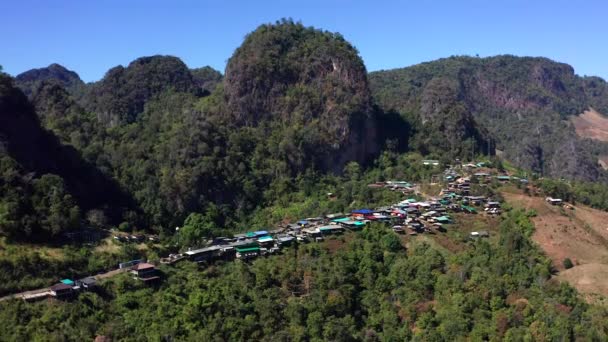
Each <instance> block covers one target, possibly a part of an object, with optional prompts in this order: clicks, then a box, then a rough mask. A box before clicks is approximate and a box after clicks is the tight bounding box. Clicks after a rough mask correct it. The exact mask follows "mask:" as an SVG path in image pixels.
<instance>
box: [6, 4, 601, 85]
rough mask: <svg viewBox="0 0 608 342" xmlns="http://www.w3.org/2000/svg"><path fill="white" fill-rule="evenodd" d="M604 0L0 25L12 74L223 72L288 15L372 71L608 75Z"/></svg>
mask: <svg viewBox="0 0 608 342" xmlns="http://www.w3.org/2000/svg"><path fill="white" fill-rule="evenodd" d="M607 10H608V3H605V2H601V1H587V2H585V3H584V4H583V3H578V2H571V1H564V0H558V1H534V2H531V1H522V0H515V1H509V2H503V3H497V2H491V1H480V0H467V1H460V2H458V3H456V2H453V1H434V2H432V3H422V2H409V3H403V2H400V1H375V2H373V3H371V2H367V3H359V2H351V1H346V0H331V1H321V0H313V1H306V2H298V3H290V4H287V3H285V2H281V1H278V0H273V1H264V2H263V3H259V2H246V1H229V2H211V1H183V2H180V3H178V4H174V3H167V2H163V1H159V0H151V1H143V0H134V1H129V2H126V3H125V2H121V1H118V0H110V1H105V2H103V3H102V2H80V1H73V0H69V1H59V2H42V3H41V2H37V1H33V0H24V1H19V2H15V1H7V2H5V3H2V4H0V11H1V12H2V13H5V14H7V15H6V16H5V21H4V23H3V25H2V26H1V27H0V36H1V37H2V38H3V40H4V42H5V46H6V47H5V50H4V51H3V53H2V56H1V57H0V65H2V66H3V67H4V71H6V72H8V73H9V74H12V75H16V74H19V73H21V72H24V71H26V70H29V69H32V68H40V67H45V66H47V65H49V64H51V63H59V64H61V65H64V66H65V67H67V68H68V69H71V70H74V71H76V72H77V73H78V74H79V75H80V77H81V78H82V79H83V80H84V81H86V82H91V81H96V80H99V79H100V78H101V77H103V75H104V73H105V72H106V71H107V70H108V69H109V68H111V67H114V66H116V65H127V64H128V63H129V62H131V61H132V60H134V59H135V58H138V57H141V56H148V55H155V54H166V55H173V56H177V57H179V58H181V59H182V60H183V61H184V62H185V63H186V64H187V65H188V66H189V67H191V68H194V67H201V66H205V65H210V66H212V67H213V68H215V69H218V70H220V71H222V72H223V71H224V67H225V65H226V61H227V59H228V58H229V57H230V56H231V55H232V53H233V52H234V50H235V49H236V48H237V47H238V46H239V45H240V44H241V42H242V40H243V37H244V36H245V35H246V34H247V33H249V32H251V31H253V30H254V29H255V28H256V27H257V26H259V25H260V24H263V23H269V22H275V21H276V20H279V19H280V18H293V19H294V20H296V21H301V22H302V23H303V24H304V25H307V26H314V27H317V28H321V29H324V30H328V31H332V32H340V33H341V34H342V35H343V36H344V37H345V38H346V39H347V40H348V41H349V42H351V43H352V44H353V45H354V46H356V47H357V49H358V50H359V52H360V55H361V57H362V58H363V60H364V62H365V64H366V66H367V69H368V70H369V71H375V70H381V69H391V68H399V67H405V66H409V65H413V64H418V63H421V62H425V61H430V60H434V59H438V58H443V57H448V56H451V55H470V56H475V55H479V56H481V57H485V56H492V55H497V54H513V55H518V56H542V57H547V58H550V59H553V60H556V61H559V62H563V63H568V64H570V65H572V66H573V67H574V69H575V72H576V73H577V74H579V75H594V76H600V77H603V78H605V79H606V78H608V64H607V63H606V62H605V61H606V60H608V47H606V46H605V44H602V42H603V41H604V40H605V36H606V33H608V32H607V31H608V29H607V28H606V26H605V24H603V19H604V18H603V16H604V15H605V13H607Z"/></svg>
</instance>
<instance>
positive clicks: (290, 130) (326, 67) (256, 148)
mask: <svg viewBox="0 0 608 342" xmlns="http://www.w3.org/2000/svg"><path fill="white" fill-rule="evenodd" d="M58 81H59V80H47V79H45V80H42V81H39V82H38V84H37V87H36V89H35V90H34V91H33V92H32V94H31V96H30V97H31V101H32V103H33V104H34V106H35V107H36V109H37V111H38V115H39V116H40V119H41V122H42V123H43V124H44V126H45V127H46V128H48V129H50V130H52V131H53V132H54V133H55V135H57V136H58V137H59V138H60V139H61V141H62V142H63V143H65V144H68V145H71V146H73V147H75V148H76V149H77V150H79V151H80V153H82V155H83V156H84V157H85V158H86V160H87V161H88V162H90V163H92V164H95V165H96V166H97V168H98V169H99V170H101V171H102V172H103V173H104V174H105V175H107V176H108V177H111V178H113V179H115V180H116V181H117V182H118V183H119V184H120V185H121V187H122V188H123V189H124V190H125V192H127V193H129V194H131V195H132V196H133V197H134V198H135V200H136V202H137V204H138V206H139V207H140V208H141V209H142V210H143V212H144V216H143V217H144V219H143V222H145V223H144V224H145V225H146V226H157V227H160V226H162V227H165V228H167V227H171V226H175V225H178V224H181V223H182V222H183V220H184V218H185V217H186V216H187V215H188V214H189V213H191V212H205V211H207V210H220V212H221V213H222V215H220V217H222V220H221V222H216V223H217V224H218V225H220V226H224V225H226V224H227V222H226V220H227V221H228V222H230V221H232V220H238V221H241V222H242V221H243V220H246V219H247V218H248V217H249V214H251V213H252V212H253V211H255V210H258V209H260V208H261V207H262V206H263V205H264V203H267V201H272V200H273V198H272V197H271V196H270V195H266V194H265V193H266V192H267V190H268V189H269V188H273V187H274V186H278V184H282V185H280V187H281V188H283V190H282V191H288V189H289V185H288V184H290V183H292V182H293V181H294V178H295V177H297V176H298V175H299V174H302V173H305V172H328V171H332V172H337V173H339V172H342V169H343V167H344V166H345V164H346V163H347V162H349V161H357V162H360V163H366V162H369V161H371V160H372V159H373V158H374V157H375V156H376V155H377V154H378V152H379V146H380V145H383V142H382V141H379V140H380V139H383V138H384V136H383V135H382V136H381V135H379V133H378V129H377V120H376V118H377V117H378V116H379V113H377V111H376V109H375V108H373V107H372V104H371V103H372V101H371V97H370V90H369V87H368V84H367V76H366V71H365V67H364V65H363V62H362V61H361V58H360V57H359V56H358V53H357V51H356V50H355V49H354V48H353V47H352V46H351V45H350V44H349V43H348V42H346V41H345V40H344V38H343V37H341V36H340V35H338V34H333V33H329V32H325V31H320V30H316V29H313V28H306V27H304V26H303V25H301V24H297V23H293V22H291V21H281V22H278V23H277V24H274V25H262V26H260V27H259V28H258V29H257V30H255V31H254V32H252V33H251V34H250V35H248V36H247V37H246V38H245V41H244V42H243V44H242V46H241V47H240V48H238V49H237V50H236V51H235V53H234V55H233V56H232V57H231V58H230V60H229V63H228V66H227V69H226V77H222V76H221V74H220V73H219V72H217V71H215V70H213V69H211V68H208V67H206V68H201V69H194V70H189V69H188V68H187V67H186V66H185V64H184V63H183V62H181V61H180V60H179V59H178V58H175V57H169V56H152V57H143V58H139V59H137V60H135V61H133V62H132V63H130V64H129V66H127V67H126V68H125V67H122V66H118V67H115V68H112V69H111V70H110V71H108V73H107V74H106V75H105V77H104V78H103V79H102V80H101V81H99V82H95V83H92V84H89V85H87V91H86V92H85V96H84V97H82V98H75V97H74V96H71V94H70V93H69V92H68V91H67V90H66V89H64V87H62V85H61V83H60V82H58ZM273 184H277V185H273ZM273 196H274V195H273ZM218 208H219V209H218Z"/></svg>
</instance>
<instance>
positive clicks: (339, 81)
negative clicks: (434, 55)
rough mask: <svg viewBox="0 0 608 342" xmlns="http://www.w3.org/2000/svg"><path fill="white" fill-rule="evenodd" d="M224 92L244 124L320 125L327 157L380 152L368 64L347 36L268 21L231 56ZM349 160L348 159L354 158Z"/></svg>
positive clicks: (329, 160)
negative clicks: (376, 136)
mask: <svg viewBox="0 0 608 342" xmlns="http://www.w3.org/2000/svg"><path fill="white" fill-rule="evenodd" d="M223 86H224V94H225V98H226V103H227V106H228V108H229V111H230V113H231V115H232V117H233V119H234V121H235V122H236V123H237V124H238V125H242V126H258V125H259V124H260V123H263V122H269V121H272V122H281V123H283V124H284V125H286V126H290V125H291V126H292V125H301V126H306V127H308V128H310V127H314V129H315V131H316V134H315V135H316V138H315V139H316V140H317V141H313V142H310V141H309V143H312V144H311V146H315V147H313V148H316V149H317V151H319V152H321V154H323V156H321V159H322V160H324V162H323V164H332V165H333V166H332V167H331V169H341V167H342V165H343V164H344V161H343V160H340V159H336V156H338V155H340V154H342V155H346V156H349V157H352V158H353V160H356V161H359V162H362V161H364V160H365V159H366V158H368V157H369V156H370V155H373V154H374V153H376V152H377V150H378V148H377V142H376V141H375V140H374V139H373V138H374V137H375V129H376V128H375V123H374V122H373V120H374V119H373V115H372V107H371V96H370V91H369V87H368V83H367V73H366V70H365V66H364V65H363V62H362V60H361V58H360V57H359V55H358V53H357V51H356V50H355V48H354V47H352V46H351V45H350V44H349V43H348V42H347V41H346V40H344V38H343V37H342V36H340V35H339V34H335V33H330V32H325V31H320V30H316V29H313V28H306V27H304V26H303V25H301V24H298V23H293V22H291V21H282V22H278V23H276V24H274V25H271V24H268V25H262V26H260V27H259V28H258V29H257V30H255V31H254V32H252V33H251V34H249V35H248V36H247V37H246V39H245V41H244V42H243V44H242V45H241V46H240V47H239V48H238V49H237V50H236V51H235V53H234V55H233V56H232V57H231V58H230V60H229V61H228V65H227V67H226V73H225V78H224V85H223ZM348 159H350V158H348Z"/></svg>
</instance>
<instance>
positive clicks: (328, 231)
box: [319, 224, 344, 235]
mask: <svg viewBox="0 0 608 342" xmlns="http://www.w3.org/2000/svg"><path fill="white" fill-rule="evenodd" d="M319 231H320V232H321V234H323V235H332V234H342V233H343V232H344V227H343V226H341V225H339V224H330V225H326V226H321V227H319Z"/></svg>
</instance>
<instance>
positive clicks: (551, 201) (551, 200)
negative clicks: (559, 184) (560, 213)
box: [545, 197, 563, 205]
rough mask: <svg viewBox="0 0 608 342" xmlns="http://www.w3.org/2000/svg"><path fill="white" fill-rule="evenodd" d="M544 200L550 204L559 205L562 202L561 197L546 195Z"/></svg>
mask: <svg viewBox="0 0 608 342" xmlns="http://www.w3.org/2000/svg"><path fill="white" fill-rule="evenodd" d="M545 201H547V202H548V203H549V204H551V205H560V204H562V203H563V201H562V199H561V198H553V197H547V198H545Z"/></svg>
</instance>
